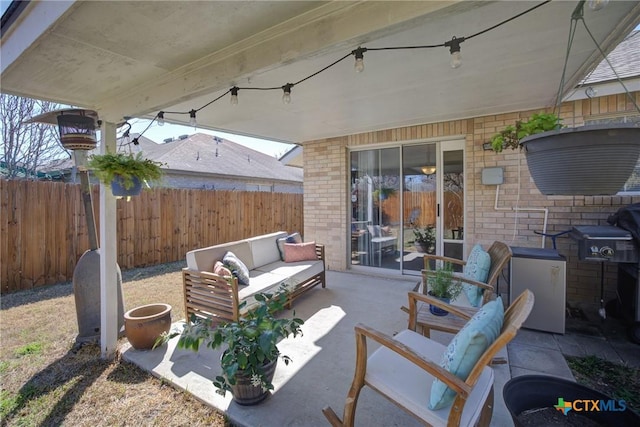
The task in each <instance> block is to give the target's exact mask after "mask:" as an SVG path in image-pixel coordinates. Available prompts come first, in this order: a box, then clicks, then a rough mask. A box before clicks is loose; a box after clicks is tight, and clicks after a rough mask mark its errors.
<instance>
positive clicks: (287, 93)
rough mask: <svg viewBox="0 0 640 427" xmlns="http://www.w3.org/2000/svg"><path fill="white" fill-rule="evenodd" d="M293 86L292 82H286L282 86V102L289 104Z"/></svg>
mask: <svg viewBox="0 0 640 427" xmlns="http://www.w3.org/2000/svg"><path fill="white" fill-rule="evenodd" d="M292 87H293V83H287V84H286V85H284V86H282V92H283V94H282V103H283V104H291V88H292Z"/></svg>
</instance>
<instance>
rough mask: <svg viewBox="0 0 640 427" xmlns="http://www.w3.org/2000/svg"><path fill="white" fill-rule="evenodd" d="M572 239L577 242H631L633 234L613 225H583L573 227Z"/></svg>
mask: <svg viewBox="0 0 640 427" xmlns="http://www.w3.org/2000/svg"><path fill="white" fill-rule="evenodd" d="M571 237H572V238H574V239H576V240H602V239H607V240H631V239H632V238H633V237H632V236H631V232H629V231H627V230H625V229H623V228H620V227H614V226H613V225H581V226H576V227H573V230H571Z"/></svg>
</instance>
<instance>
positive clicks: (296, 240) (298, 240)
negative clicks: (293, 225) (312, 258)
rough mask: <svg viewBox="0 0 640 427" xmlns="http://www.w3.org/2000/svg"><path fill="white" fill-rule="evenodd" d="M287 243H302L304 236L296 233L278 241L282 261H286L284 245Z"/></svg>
mask: <svg viewBox="0 0 640 427" xmlns="http://www.w3.org/2000/svg"><path fill="white" fill-rule="evenodd" d="M285 243H302V236H301V235H300V233H298V232H296V233H291V234H289V235H288V236H285V237H280V238H278V239H277V240H276V245H277V247H278V252H279V253H280V261H284V244H285ZM274 261H277V260H274ZM263 265H264V264H263Z"/></svg>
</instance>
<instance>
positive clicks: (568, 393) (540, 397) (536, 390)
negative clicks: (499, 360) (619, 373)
mask: <svg viewBox="0 0 640 427" xmlns="http://www.w3.org/2000/svg"><path fill="white" fill-rule="evenodd" d="M502 395H503V397H504V403H505V404H506V406H507V409H508V410H509V413H510V414H511V418H512V419H513V423H514V424H515V426H516V427H523V426H527V425H545V426H546V425H554V426H555V425H558V426H561V425H569V424H567V423H564V424H563V423H562V422H563V421H565V420H564V417H570V418H576V419H574V420H573V421H574V422H578V424H575V423H574V424H571V425H589V424H588V421H587V420H592V421H595V422H597V423H599V424H598V425H606V426H637V425H640V415H638V414H637V413H635V412H634V411H632V410H631V409H629V408H628V407H627V406H626V403H625V404H623V403H622V402H621V401H620V400H617V399H613V398H612V397H609V396H607V395H605V394H603V393H600V392H599V391H596V390H593V389H591V388H589V387H586V386H583V385H581V384H578V383H575V382H573V381H569V380H567V379H564V378H557V377H552V376H548V375H523V376H519V377H515V378H512V379H510V380H509V381H507V383H506V384H505V385H504V388H503V389H502ZM558 399H563V401H564V402H571V403H573V402H574V401H580V402H575V403H576V405H575V406H576V407H575V408H574V409H572V410H570V411H568V412H567V414H566V415H565V414H563V413H561V412H560V411H559V410H557V409H556V408H555V406H557V405H558V403H559V402H558ZM585 400H588V401H595V400H599V401H600V403H598V405H599V406H598V408H599V409H600V410H594V408H593V406H592V403H591V402H584V401H585ZM556 412H557V413H558V414H556ZM551 417H553V419H551ZM557 418H560V420H558V419H557ZM577 418H579V419H577ZM534 421H535V422H534Z"/></svg>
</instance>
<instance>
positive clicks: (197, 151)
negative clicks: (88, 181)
mask: <svg viewBox="0 0 640 427" xmlns="http://www.w3.org/2000/svg"><path fill="white" fill-rule="evenodd" d="M136 136H137V135H133V134H132V135H131V140H133V138H135V137H136ZM138 142H139V145H138V148H137V149H139V150H141V151H142V152H143V154H144V156H145V157H147V158H149V159H151V160H154V161H157V162H161V163H163V166H162V168H163V169H170V170H172V171H188V172H191V173H193V172H196V173H198V172H199V173H206V174H213V175H223V176H224V175H228V176H233V177H244V178H261V179H267V180H278V181H293V182H300V183H301V182H302V180H303V171H302V170H301V169H300V168H296V167H291V166H286V165H283V164H282V163H280V162H279V161H278V159H276V158H275V157H273V156H269V155H267V154H264V153H261V152H259V151H256V150H252V149H251V148H248V147H245V146H244V145H240V144H236V143H235V142H231V141H229V140H226V139H223V138H219V137H217V136H216V137H214V136H211V135H206V134H203V133H196V134H193V135H190V136H186V135H183V136H181V137H180V138H177V139H174V140H172V141H171V142H165V143H163V144H157V143H155V142H154V141H152V140H150V139H148V138H145V137H144V136H138ZM118 143H119V144H120V140H118ZM132 148H133V147H132ZM128 150H129V148H128V147H124V146H120V145H119V146H118V151H120V152H122V151H128ZM134 150H135V149H134ZM98 152H99V151H98V149H96V150H93V151H92V152H91V153H90V154H97V153H98ZM73 167H74V162H73V159H63V160H58V161H55V162H53V163H50V164H48V165H47V166H45V167H43V168H41V171H62V170H71V169H72V168H73Z"/></svg>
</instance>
